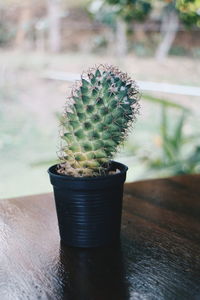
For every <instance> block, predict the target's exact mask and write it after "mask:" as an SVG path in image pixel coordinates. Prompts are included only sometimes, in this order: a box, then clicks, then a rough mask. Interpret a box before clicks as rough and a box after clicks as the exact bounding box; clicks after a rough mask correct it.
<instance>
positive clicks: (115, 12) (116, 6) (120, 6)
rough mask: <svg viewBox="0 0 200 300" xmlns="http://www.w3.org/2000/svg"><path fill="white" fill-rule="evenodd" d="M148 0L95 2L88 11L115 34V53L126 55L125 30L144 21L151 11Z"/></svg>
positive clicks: (98, 0)
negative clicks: (135, 23) (136, 22)
mask: <svg viewBox="0 0 200 300" xmlns="http://www.w3.org/2000/svg"><path fill="white" fill-rule="evenodd" d="M151 8H152V6H151V1H150V0H95V1H93V2H92V5H91V6H90V11H91V12H92V13H93V14H94V15H95V16H96V18H97V20H100V21H102V22H103V23H106V24H107V25H110V26H111V27H112V29H113V30H114V31H115V33H116V52H117V54H118V55H120V56H123V55H125V54H127V51H128V42H127V29H128V26H127V25H128V24H129V23H130V22H132V21H144V20H145V19H146V17H147V16H148V14H149V12H150V11H151Z"/></svg>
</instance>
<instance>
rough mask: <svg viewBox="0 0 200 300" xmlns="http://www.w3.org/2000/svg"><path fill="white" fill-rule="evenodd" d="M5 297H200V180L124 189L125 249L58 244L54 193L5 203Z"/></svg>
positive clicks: (0, 282) (1, 254)
mask: <svg viewBox="0 0 200 300" xmlns="http://www.w3.org/2000/svg"><path fill="white" fill-rule="evenodd" d="M0 228H1V234H0V240H1V242H0V299H1V300H10V299H11V300H20V299H22V300H26V299H29V300H32V299H42V300H43V299H52V300H57V299H70V300H76V299H80V300H107V299H109V300H118V299H120V300H121V299H123V300H126V299H132V300H143V299H144V300H152V299H165V300H168V299H169V300H174V299H178V300H179V299H180V300H184V299H187V300H192V299H195V300H198V299H200V175H192V176H182V177H173V178H168V179H159V180H148V181H142V182H135V183H130V184H126V186H125V196H124V210H123V224H122V234H121V245H119V246H118V247H107V248H97V249H76V248H70V247H66V246H62V245H60V242H59V235H58V227H57V220H56V213H55V207H54V200H53V196H52V194H45V195H38V196H28V197H22V198H17V199H9V200H2V201H0Z"/></svg>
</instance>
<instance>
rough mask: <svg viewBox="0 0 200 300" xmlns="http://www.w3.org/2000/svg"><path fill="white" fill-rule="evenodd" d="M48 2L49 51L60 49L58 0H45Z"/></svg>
mask: <svg viewBox="0 0 200 300" xmlns="http://www.w3.org/2000/svg"><path fill="white" fill-rule="evenodd" d="M47 4H48V20H49V22H48V25H49V30H48V42H49V49H50V51H51V52H59V51H60V50H61V7H60V0H47Z"/></svg>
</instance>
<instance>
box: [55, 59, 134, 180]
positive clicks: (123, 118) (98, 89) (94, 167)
mask: <svg viewBox="0 0 200 300" xmlns="http://www.w3.org/2000/svg"><path fill="white" fill-rule="evenodd" d="M138 100H139V92H138V88H137V86H136V84H135V81H133V80H131V78H130V77H128V76H127V74H126V73H122V72H121V71H119V69H118V68H116V67H114V66H108V65H101V66H99V67H96V68H93V69H89V70H88V72H86V73H84V74H83V75H82V77H81V80H80V81H79V82H78V84H76V85H75V86H74V87H73V89H72V92H71V96H70V97H68V99H67V102H66V106H65V111H64V114H63V116H62V117H61V129H62V130H61V138H62V141H64V143H63V145H62V146H61V149H60V150H61V151H60V160H61V163H60V165H59V169H58V172H59V173H62V174H66V175H71V176H75V177H80V176H99V175H104V174H107V173H108V170H109V161H110V159H111V158H112V157H113V155H114V154H115V153H116V151H117V148H118V146H119V145H120V144H122V143H123V141H124V139H125V137H126V135H127V131H128V129H129V128H130V126H131V124H132V122H133V121H134V120H135V116H136V114H137V113H138V107H139V105H138Z"/></svg>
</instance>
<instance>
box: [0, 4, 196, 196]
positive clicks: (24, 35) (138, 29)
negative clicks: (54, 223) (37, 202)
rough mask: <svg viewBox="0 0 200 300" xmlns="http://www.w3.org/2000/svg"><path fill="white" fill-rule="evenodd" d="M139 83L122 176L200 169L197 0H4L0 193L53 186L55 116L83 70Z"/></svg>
mask: <svg viewBox="0 0 200 300" xmlns="http://www.w3.org/2000/svg"><path fill="white" fill-rule="evenodd" d="M100 63H108V64H115V65H117V66H118V67H120V68H121V69H122V70H123V71H127V72H128V73H129V74H130V75H131V76H132V77H133V78H135V79H136V80H137V81H138V84H139V86H140V89H141V91H142V97H141V113H140V115H139V116H138V121H137V123H136V124H135V125H134V127H133V129H132V130H131V132H130V136H129V139H128V141H127V142H126V143H125V145H124V146H123V147H122V148H121V149H120V152H119V153H118V155H117V157H115V159H117V160H118V161H121V162H123V163H125V164H128V166H129V172H128V181H133V180H141V179H146V178H157V177H166V176H171V175H177V174H188V173H200V118H199V115H200V108H199V107H200V0H190V1H188V0H178V1H173V0H165V1H164V0H152V1H150V0H94V1H92V0H91V1H86V0H85V1H84V0H76V1H72V0H0V166H1V171H0V197H1V198H5V197H15V196H21V195H27V194H36V193H42V192H48V191H51V186H50V184H49V178H48V175H47V172H46V170H47V168H48V167H49V166H50V164H53V163H54V162H55V161H56V159H57V154H56V152H57V151H58V145H59V140H58V125H59V115H60V113H61V112H62V110H63V106H64V103H65V100H66V96H67V94H69V90H70V87H71V86H72V84H73V81H74V80H76V79H78V78H79V76H80V75H79V74H80V73H82V71H83V70H87V68H89V67H91V66H93V65H98V64H100Z"/></svg>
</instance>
